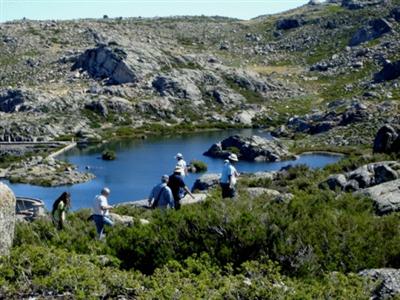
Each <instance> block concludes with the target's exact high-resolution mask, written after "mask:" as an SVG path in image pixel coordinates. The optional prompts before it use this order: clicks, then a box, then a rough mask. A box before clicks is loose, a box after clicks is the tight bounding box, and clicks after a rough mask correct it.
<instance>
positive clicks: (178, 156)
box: [175, 153, 183, 158]
mask: <svg viewBox="0 0 400 300" xmlns="http://www.w3.org/2000/svg"><path fill="white" fill-rule="evenodd" d="M175 158H183V154H182V153H177V154H176V155H175Z"/></svg>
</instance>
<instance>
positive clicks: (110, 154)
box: [101, 149, 117, 160]
mask: <svg viewBox="0 0 400 300" xmlns="http://www.w3.org/2000/svg"><path fill="white" fill-rule="evenodd" d="M101 158H102V159H103V160H115V159H116V158H117V154H116V153H115V151H114V150H110V149H106V150H104V151H103V152H102V153H101Z"/></svg>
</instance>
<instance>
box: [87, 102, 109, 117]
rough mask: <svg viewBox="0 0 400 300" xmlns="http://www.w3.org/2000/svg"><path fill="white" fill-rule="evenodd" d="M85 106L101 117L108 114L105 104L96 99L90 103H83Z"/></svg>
mask: <svg viewBox="0 0 400 300" xmlns="http://www.w3.org/2000/svg"><path fill="white" fill-rule="evenodd" d="M85 108H86V109H88V110H91V111H93V112H95V113H97V114H100V115H102V116H103V117H106V116H107V115H108V109H107V106H106V105H105V104H104V102H102V101H96V100H95V101H91V102H90V103H87V104H86V105H85Z"/></svg>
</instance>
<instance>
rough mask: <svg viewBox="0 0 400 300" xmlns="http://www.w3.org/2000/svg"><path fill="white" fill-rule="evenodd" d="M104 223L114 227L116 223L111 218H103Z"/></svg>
mask: <svg viewBox="0 0 400 300" xmlns="http://www.w3.org/2000/svg"><path fill="white" fill-rule="evenodd" d="M103 222H104V224H105V225H108V226H114V222H113V221H112V220H111V219H110V218H109V217H103Z"/></svg>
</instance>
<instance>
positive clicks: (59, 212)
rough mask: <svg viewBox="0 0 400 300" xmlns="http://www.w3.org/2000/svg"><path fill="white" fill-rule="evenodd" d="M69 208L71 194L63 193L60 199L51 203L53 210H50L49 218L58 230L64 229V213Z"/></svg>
mask: <svg viewBox="0 0 400 300" xmlns="http://www.w3.org/2000/svg"><path fill="white" fill-rule="evenodd" d="M70 207H71V194H70V193H68V192H64V193H62V194H61V196H60V197H58V198H57V200H56V201H54V203H53V209H52V210H51V217H52V221H53V224H54V225H55V226H56V227H57V229H58V230H61V229H63V228H64V222H65V217H66V213H67V212H68V210H69V209H70Z"/></svg>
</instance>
